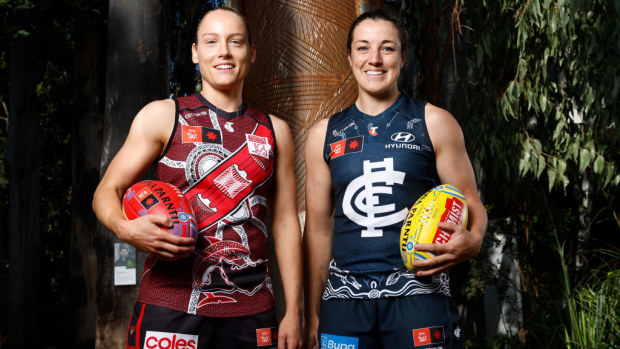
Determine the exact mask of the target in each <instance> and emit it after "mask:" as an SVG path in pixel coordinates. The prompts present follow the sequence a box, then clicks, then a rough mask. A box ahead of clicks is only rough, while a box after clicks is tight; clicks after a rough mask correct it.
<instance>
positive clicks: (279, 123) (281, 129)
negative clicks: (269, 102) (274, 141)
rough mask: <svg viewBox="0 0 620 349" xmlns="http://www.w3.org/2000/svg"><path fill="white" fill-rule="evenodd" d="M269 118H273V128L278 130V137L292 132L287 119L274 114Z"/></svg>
mask: <svg viewBox="0 0 620 349" xmlns="http://www.w3.org/2000/svg"><path fill="white" fill-rule="evenodd" d="M269 118H270V119H271V124H272V125H273V130H274V131H275V132H276V137H278V135H285V134H290V133H291V128H290V127H289V126H288V123H287V122H286V121H284V120H282V119H280V118H279V117H277V116H275V115H272V114H269Z"/></svg>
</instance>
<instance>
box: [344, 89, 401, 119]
mask: <svg viewBox="0 0 620 349" xmlns="http://www.w3.org/2000/svg"><path fill="white" fill-rule="evenodd" d="M405 98H406V96H405V95H404V94H402V93H401V94H400V95H399V96H398V98H397V99H396V101H394V103H393V104H392V105H390V106H389V107H387V109H385V110H384V111H382V112H380V113H379V114H377V115H370V114H366V113H364V112H363V111H361V110H359V108H358V107H357V105H355V103H353V105H352V107H353V110H354V111H355V112H356V113H357V114H359V115H360V116H361V117H362V118H364V119H366V120H369V121H373V120H374V121H377V120H381V119H383V118H384V117H385V116H386V115H389V114H390V113H391V112H392V111H393V110H395V109H397V108H398V107H399V106H400V104H401V103H402V102H403V100H404V99H405Z"/></svg>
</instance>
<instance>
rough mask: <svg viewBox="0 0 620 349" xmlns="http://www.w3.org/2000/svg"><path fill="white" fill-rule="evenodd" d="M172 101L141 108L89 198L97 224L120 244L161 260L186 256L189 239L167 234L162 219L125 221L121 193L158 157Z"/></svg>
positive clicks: (170, 122)
mask: <svg viewBox="0 0 620 349" xmlns="http://www.w3.org/2000/svg"><path fill="white" fill-rule="evenodd" d="M174 113H175V107H174V102H173V101H172V100H163V101H156V102H152V103H150V104H148V105H147V106H145V107H144V108H143V109H142V110H141V111H140V112H139V113H138V114H137V115H136V117H135V118H134V121H133V123H132V125H131V128H130V130H129V135H128V136H127V139H126V140H125V143H124V144H123V146H122V147H121V149H120V150H119V151H118V153H117V154H116V156H114V158H113V159H112V161H111V162H110V165H109V166H108V169H107V170H106V172H105V174H104V176H103V178H102V179H101V182H100V183H99V185H98V187H97V189H96V190H95V194H94V196H93V210H94V212H95V214H96V215H97V218H98V219H99V221H100V222H101V223H102V224H103V225H104V226H105V227H106V228H107V229H108V230H110V231H112V232H113V233H114V234H116V235H117V236H118V238H119V239H121V240H122V241H124V242H127V243H129V244H131V245H133V246H134V247H136V248H138V249H140V250H142V251H144V252H147V253H149V254H151V255H153V256H155V257H158V258H162V259H176V258H181V257H185V256H188V255H189V254H190V253H191V251H193V239H191V238H180V237H177V236H174V235H172V234H169V233H168V232H166V231H164V230H163V229H161V228H162V227H163V228H171V227H172V223H171V222H170V220H169V219H168V217H166V216H161V215H147V216H144V217H140V218H138V219H135V220H132V221H128V220H127V219H126V218H125V216H124V214H123V211H122V208H121V200H122V197H123V194H124V193H125V190H126V189H127V188H128V187H129V186H130V185H132V184H134V183H135V182H137V181H138V180H139V179H140V178H141V177H142V176H143V175H144V173H145V172H146V170H147V169H148V168H149V167H150V166H151V164H152V163H153V161H154V160H155V159H156V158H157V156H159V155H160V154H161V153H162V151H163V149H164V147H165V145H166V142H167V141H168V138H169V137H170V134H171V132H172V128H173V126H174Z"/></svg>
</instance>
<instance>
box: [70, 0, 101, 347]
mask: <svg viewBox="0 0 620 349" xmlns="http://www.w3.org/2000/svg"><path fill="white" fill-rule="evenodd" d="M105 4H106V5H107V3H105ZM93 5H94V6H97V7H98V8H99V9H100V11H101V13H105V11H106V9H105V8H103V7H104V4H103V1H100V2H98V3H97V4H93ZM95 13H96V12H95V11H81V12H79V13H76V15H75V18H76V19H77V20H76V31H75V32H76V37H75V65H74V85H73V86H74V91H75V92H74V93H75V98H74V100H75V112H74V116H73V130H72V140H73V151H72V153H73V155H72V162H73V163H72V170H73V174H72V181H73V182H72V188H73V191H72V199H71V225H72V226H71V250H70V257H71V264H70V265H71V267H70V268H71V270H70V275H71V278H70V283H71V287H70V295H69V297H70V299H71V306H72V309H71V310H72V312H73V314H74V316H73V319H74V323H73V326H72V327H71V328H73V329H74V331H73V338H72V344H73V347H74V348H84V349H86V348H93V347H94V346H95V320H96V316H97V307H96V304H95V300H96V298H95V296H96V292H95V290H96V286H97V274H96V273H94V271H95V270H97V260H96V256H97V254H96V250H95V247H96V246H95V238H96V232H97V218H96V217H95V214H94V213H93V211H92V209H91V201H92V195H93V192H94V191H95V188H96V187H97V182H98V181H99V165H100V164H99V161H100V157H101V133H102V124H103V101H104V98H105V85H104V83H105V44H106V41H105V35H106V27H105V24H104V23H105V22H104V19H105V15H103V14H102V15H98V16H97V15H95Z"/></svg>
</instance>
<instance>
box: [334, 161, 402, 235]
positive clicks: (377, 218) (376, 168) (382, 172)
mask: <svg viewBox="0 0 620 349" xmlns="http://www.w3.org/2000/svg"><path fill="white" fill-rule="evenodd" d="M404 180H405V173H404V172H400V171H394V159H393V158H386V159H384V160H383V161H378V162H370V161H369V160H365V161H364V173H363V174H362V175H361V176H359V177H357V178H356V179H354V180H353V181H352V182H351V183H349V185H348V186H347V190H346V191H345V193H344V199H343V201H342V209H343V212H344V214H345V215H346V216H347V217H348V218H349V219H350V220H352V221H353V222H355V223H357V224H358V225H361V226H363V227H366V229H363V230H362V237H381V236H383V230H382V229H377V228H381V227H387V226H389V225H392V224H395V223H399V222H402V221H403V220H404V219H405V217H407V212H408V211H407V208H406V207H405V208H403V209H401V210H400V211H396V205H395V204H393V203H392V204H384V205H381V204H380V203H379V196H389V195H391V194H392V190H393V187H394V185H395V184H400V185H402V184H403V182H404ZM382 184H383V185H382Z"/></svg>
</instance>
